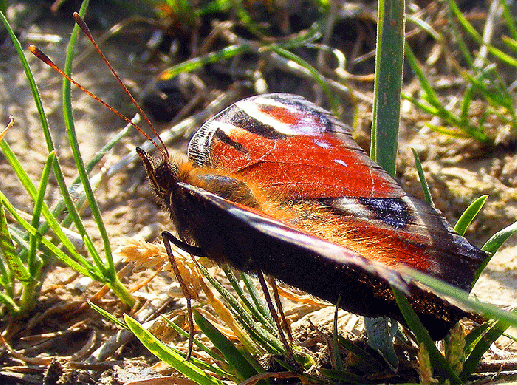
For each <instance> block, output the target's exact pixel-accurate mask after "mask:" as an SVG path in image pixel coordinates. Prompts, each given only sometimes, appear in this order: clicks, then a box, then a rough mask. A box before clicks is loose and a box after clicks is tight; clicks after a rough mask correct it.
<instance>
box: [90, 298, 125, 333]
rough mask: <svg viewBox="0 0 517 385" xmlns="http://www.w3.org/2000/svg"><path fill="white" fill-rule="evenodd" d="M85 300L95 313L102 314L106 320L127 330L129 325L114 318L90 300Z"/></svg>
mask: <svg viewBox="0 0 517 385" xmlns="http://www.w3.org/2000/svg"><path fill="white" fill-rule="evenodd" d="M87 302H88V305H90V307H91V308H92V309H93V310H95V311H96V312H97V313H99V314H100V315H101V316H103V317H104V318H106V319H107V320H109V321H111V322H112V323H113V324H114V325H117V326H118V327H119V328H121V329H125V330H129V327H128V326H127V325H126V324H125V323H124V322H122V321H121V320H119V319H118V318H116V317H115V316H114V315H113V314H111V313H109V312H107V311H106V310H104V309H103V308H101V307H100V306H97V305H96V304H94V303H93V302H91V301H87Z"/></svg>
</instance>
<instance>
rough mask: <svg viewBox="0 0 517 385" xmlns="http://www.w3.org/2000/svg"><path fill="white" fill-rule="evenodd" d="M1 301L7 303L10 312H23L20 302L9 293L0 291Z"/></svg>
mask: <svg viewBox="0 0 517 385" xmlns="http://www.w3.org/2000/svg"><path fill="white" fill-rule="evenodd" d="M0 302H1V303H3V304H4V305H5V307H6V308H7V310H8V311H9V313H11V314H19V313H20V312H21V309H20V307H19V306H18V304H17V303H16V302H15V301H14V300H13V299H12V298H11V297H10V296H8V295H7V294H5V293H2V292H0Z"/></svg>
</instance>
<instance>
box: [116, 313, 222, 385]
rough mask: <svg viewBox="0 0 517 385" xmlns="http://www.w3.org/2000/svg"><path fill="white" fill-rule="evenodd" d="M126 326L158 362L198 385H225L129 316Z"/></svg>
mask: <svg viewBox="0 0 517 385" xmlns="http://www.w3.org/2000/svg"><path fill="white" fill-rule="evenodd" d="M124 319H125V321H126V324H127V326H128V327H129V329H130V330H131V331H132V332H133V334H134V335H135V336H136V337H137V338H138V339H139V340H140V342H142V344H143V345H144V346H145V347H146V348H147V350H149V351H150V352H151V353H153V354H154V355H155V356H156V357H158V358H159V359H160V360H162V361H164V362H166V363H167V364H168V365H170V366H172V367H173V368H174V369H176V370H177V371H178V372H180V373H182V374H183V375H184V376H186V377H188V378H189V379H191V380H192V381H195V382H196V383H197V384H200V385H225V384H224V382H222V381H220V380H218V379H216V378H215V377H213V376H212V375H210V374H207V373H205V372H203V371H202V370H201V369H199V368H197V367H196V366H195V365H194V364H193V363H191V362H189V361H186V360H185V358H184V357H183V356H182V355H181V354H180V353H179V352H178V351H177V350H176V349H173V348H171V347H169V346H167V345H166V344H164V343H162V342H161V341H159V340H158V339H157V338H156V337H155V336H153V335H152V334H151V333H149V332H148V331H147V330H145V329H144V328H143V327H142V325H141V324H140V323H138V322H137V321H135V320H134V319H133V318H131V317H129V316H127V315H126V316H124Z"/></svg>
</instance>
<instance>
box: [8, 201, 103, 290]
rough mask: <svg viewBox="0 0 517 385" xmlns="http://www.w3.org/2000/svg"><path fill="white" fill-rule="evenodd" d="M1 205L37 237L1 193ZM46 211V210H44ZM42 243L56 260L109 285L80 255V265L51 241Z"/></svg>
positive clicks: (43, 239)
mask: <svg viewBox="0 0 517 385" xmlns="http://www.w3.org/2000/svg"><path fill="white" fill-rule="evenodd" d="M0 203H1V204H3V205H4V206H5V208H6V209H7V211H9V213H10V214H11V215H12V216H13V217H14V218H15V219H16V221H17V222H18V224H19V225H20V226H22V227H23V228H24V229H25V231H27V232H29V233H30V234H32V235H36V234H37V232H38V230H36V229H35V228H34V227H32V226H31V225H30V224H29V222H27V221H26V220H24V219H23V218H22V217H21V216H20V215H19V214H18V212H17V211H16V209H15V208H14V207H13V206H12V205H11V203H10V202H9V201H8V200H7V198H6V197H5V195H4V194H3V193H2V192H1V191H0ZM43 211H44V210H43ZM41 243H42V244H43V246H45V247H46V248H47V249H48V250H49V251H50V252H51V253H53V254H54V255H55V256H56V258H58V259H59V260H60V261H62V262H63V263H65V264H67V265H68V266H70V267H71V268H72V269H74V270H75V271H77V272H78V273H80V274H82V275H85V276H88V277H91V278H93V279H95V280H97V281H99V282H101V283H107V282H106V279H105V278H104V276H102V275H100V274H99V272H98V271H97V270H96V269H95V267H94V266H92V265H90V263H89V262H88V261H87V260H84V258H83V257H82V256H81V255H80V254H77V253H76V254H75V255H74V258H76V259H79V260H81V261H80V263H78V262H76V261H75V260H74V259H72V258H70V257H69V256H68V255H66V254H65V253H64V252H62V251H61V250H60V249H59V248H58V247H56V246H55V245H54V244H53V243H51V242H50V241H49V240H47V239H45V238H42V239H41Z"/></svg>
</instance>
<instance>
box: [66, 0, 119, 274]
mask: <svg viewBox="0 0 517 385" xmlns="http://www.w3.org/2000/svg"><path fill="white" fill-rule="evenodd" d="M88 4H89V0H84V1H83V3H82V5H81V10H80V11H79V15H80V16H81V17H83V16H84V14H85V13H86V9H87V7H88ZM79 30H80V28H79V26H78V25H77V24H76V25H75V26H74V30H73V32H72V35H71V36H70V41H69V43H68V48H67V52H66V61H65V65H64V67H63V72H64V73H65V74H67V75H68V76H70V75H71V72H72V61H73V56H74V48H75V44H76V41H77V37H78V34H79ZM62 98H63V118H64V121H65V127H66V132H67V135H68V140H69V142H70V148H71V150H72V155H73V157H74V160H75V165H76V168H77V171H78V173H79V178H80V179H81V183H82V185H83V188H84V191H85V193H86V195H87V197H88V198H87V199H88V202H89V204H90V209H91V210H92V214H93V216H94V218H95V222H96V223H97V226H98V228H99V232H100V234H101V238H102V240H103V242H104V252H105V254H106V257H107V263H108V266H107V268H104V264H103V262H102V260H101V259H100V256H99V254H98V252H97V250H96V249H95V247H94V246H93V242H92V241H91V239H90V237H89V236H88V233H87V232H86V230H85V229H84V227H83V228H78V231H79V233H80V234H81V236H82V237H84V240H85V245H86V247H87V248H88V250H89V251H90V253H91V256H92V258H93V261H94V263H95V264H96V265H97V267H98V268H99V269H100V270H102V271H103V272H104V274H106V275H107V276H110V278H113V275H116V274H115V269H114V266H113V258H112V256H111V246H110V244H109V241H107V234H106V230H105V228H104V226H103V223H102V219H100V212H99V208H98V206H97V201H96V200H95V198H94V196H93V190H92V188H91V185H90V181H89V180H88V177H87V175H86V170H85V168H84V163H83V160H82V156H81V152H80V150H79V143H78V141H77V134H76V131H75V126H74V119H73V116H72V100H71V90H70V81H68V80H67V79H63V95H62Z"/></svg>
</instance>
